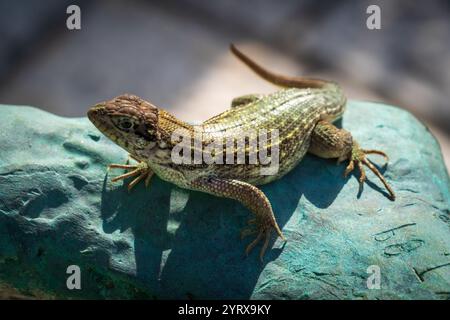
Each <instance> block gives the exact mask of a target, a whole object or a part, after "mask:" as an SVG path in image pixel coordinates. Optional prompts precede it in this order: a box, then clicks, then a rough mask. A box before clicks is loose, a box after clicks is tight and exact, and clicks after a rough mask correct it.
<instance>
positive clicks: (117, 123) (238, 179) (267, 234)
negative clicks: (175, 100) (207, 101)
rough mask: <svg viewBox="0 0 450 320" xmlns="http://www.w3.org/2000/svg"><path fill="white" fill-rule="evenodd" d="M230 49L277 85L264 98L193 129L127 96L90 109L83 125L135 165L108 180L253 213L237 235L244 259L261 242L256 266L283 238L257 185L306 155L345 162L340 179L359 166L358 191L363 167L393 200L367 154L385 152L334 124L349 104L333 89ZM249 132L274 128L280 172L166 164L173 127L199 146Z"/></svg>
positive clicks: (236, 105) (246, 100)
mask: <svg viewBox="0 0 450 320" xmlns="http://www.w3.org/2000/svg"><path fill="white" fill-rule="evenodd" d="M230 50H231V52H232V53H233V54H234V55H235V56H236V57H237V58H239V59H240V60H241V61H242V62H243V63H244V64H246V65H247V66H248V67H249V68H250V69H252V70H253V71H254V72H255V73H256V74H258V75H259V76H261V77H262V78H263V79H265V80H267V81H269V82H271V83H273V84H275V85H277V86H279V87H281V88H280V89H279V90H278V91H275V92H273V93H270V94H266V95H246V96H242V97H238V98H235V99H234V100H233V101H232V103H231V108H230V109H228V110H226V111H224V112H222V113H220V114H219V115H216V116H214V117H212V118H210V119H208V120H206V121H204V122H203V123H201V124H200V125H196V126H194V125H191V124H189V123H186V122H184V121H181V120H179V119H177V118H176V117H175V116H173V115H172V114H170V113H169V112H167V111H165V110H164V109H162V108H159V107H157V106H155V105H154V104H152V103H151V102H148V101H146V100H144V99H141V98H140V97H138V96H135V95H132V94H123V95H120V96H118V97H116V98H113V99H111V100H107V101H104V102H100V103H97V104H96V105H94V106H92V107H91V108H90V109H89V111H88V113H87V115H88V118H89V120H90V121H91V122H92V123H93V124H94V125H95V126H96V127H97V128H98V129H99V130H100V131H101V132H102V133H103V134H104V135H106V136H107V137H108V138H109V139H111V140H112V141H114V142H115V143H116V144H117V145H119V146H120V147H122V148H123V149H125V150H126V151H128V153H129V154H130V157H131V158H132V159H134V160H135V161H137V164H136V165H131V164H129V162H128V161H127V164H111V165H109V167H108V170H109V169H110V168H119V169H125V170H126V171H128V172H126V173H124V174H122V175H119V176H117V177H115V178H113V179H112V182H116V181H119V180H123V179H126V178H130V177H134V179H133V180H132V181H131V182H130V183H129V184H128V190H131V189H132V188H133V187H134V186H135V185H136V184H138V183H139V182H140V181H142V180H144V182H145V185H146V186H148V184H149V182H150V180H151V178H152V176H153V175H154V174H156V175H157V176H158V177H159V178H161V179H162V180H165V181H168V182H170V183H173V184H175V185H177V186H179V187H181V188H185V189H189V190H194V191H200V192H205V193H208V194H212V195H214V196H219V197H225V198H231V199H234V200H237V201H239V202H240V203H242V204H243V205H244V206H245V207H247V208H248V209H249V210H250V211H251V212H252V213H253V214H254V215H255V217H254V218H253V219H250V220H249V221H248V226H247V227H246V228H244V229H243V230H242V232H241V238H243V237H245V236H248V235H255V236H256V237H255V239H254V240H253V241H252V242H250V243H249V244H248V246H247V247H246V250H245V253H246V254H247V255H248V254H249V253H250V251H251V250H252V249H253V248H254V247H255V246H256V245H257V244H258V243H260V242H262V247H261V250H260V254H259V257H260V259H261V261H263V256H264V254H265V252H266V249H267V247H268V245H269V241H270V239H271V233H272V231H275V232H276V234H277V235H278V236H279V237H280V238H281V239H282V240H286V238H285V237H284V235H283V233H282V231H281V229H280V227H279V226H278V224H277V222H276V219H275V215H274V212H273V209H272V206H271V204H270V201H269V200H268V198H267V197H266V196H265V194H264V193H263V192H262V191H261V190H260V189H259V188H258V186H259V185H263V184H266V183H270V182H272V181H274V180H276V179H279V178H281V177H282V176H284V175H285V174H286V173H288V172H289V171H290V170H292V169H293V168H294V167H295V166H296V165H297V164H298V163H299V162H300V161H301V160H302V158H303V157H304V156H305V154H306V153H307V152H309V153H311V154H313V155H316V156H319V157H321V158H327V159H333V158H335V159H337V162H338V163H341V162H343V161H348V165H347V166H346V168H345V171H344V176H347V175H348V174H349V173H351V172H352V171H354V169H355V168H357V169H358V170H359V171H360V177H359V182H360V188H362V186H363V184H364V182H365V181H366V179H367V178H366V173H365V169H364V166H367V167H368V168H369V169H370V170H371V171H372V172H373V173H374V174H375V175H376V176H377V177H378V178H379V179H380V181H381V182H382V183H383V185H384V186H385V188H386V189H387V191H388V193H389V197H390V198H391V200H395V194H394V191H393V190H392V188H391V186H390V185H389V184H388V182H387V181H386V179H385V178H384V177H383V175H382V174H381V173H380V172H379V171H378V169H377V168H376V167H375V166H374V164H373V163H372V162H371V161H370V160H369V159H368V157H367V155H369V154H377V155H381V156H383V157H384V158H385V159H386V163H387V161H388V156H387V155H386V154H385V153H384V152H383V151H379V150H366V149H363V148H361V147H360V145H359V144H358V142H357V141H356V140H355V139H354V138H353V137H352V135H351V133H350V132H349V131H347V130H345V129H342V128H338V127H336V126H334V125H333V122H335V121H336V120H338V119H339V118H341V117H342V115H343V113H344V111H345V107H346V102H347V99H346V96H345V95H344V93H343V91H342V89H341V88H340V87H339V86H338V84H336V83H335V82H331V81H325V80H320V79H314V78H306V77H289V76H284V75H280V74H277V73H274V72H272V71H269V70H267V69H266V68H264V67H263V66H261V65H259V64H258V63H256V62H255V61H254V60H252V59H251V58H250V57H248V56H247V55H245V54H244V53H243V52H241V51H240V50H238V49H237V48H236V47H235V46H234V45H233V44H232V45H230ZM252 128H257V129H261V128H277V129H278V130H279V139H278V142H277V143H278V144H277V147H278V148H279V170H278V171H277V172H276V174H273V175H268V176H262V175H261V174H260V171H259V169H260V165H259V164H219V163H213V164H205V163H202V164H194V165H192V164H183V163H181V164H177V163H174V162H173V161H172V160H171V153H172V151H173V148H174V147H175V143H176V142H179V141H175V140H174V139H172V138H171V136H172V134H174V132H175V131H176V130H179V129H182V130H185V131H187V132H188V133H190V134H192V133H193V132H194V131H195V130H200V131H201V132H202V133H203V137H204V138H202V139H204V140H202V141H201V142H202V146H203V145H204V144H205V143H206V142H207V141H206V140H208V139H209V138H211V137H213V136H215V137H219V138H223V137H230V136H233V135H238V134H239V132H242V131H238V130H243V131H245V130H246V129H252ZM274 143H275V142H273V144H274ZM245 147H246V146H244V148H245ZM265 147H266V148H268V149H269V148H271V147H273V146H271V144H270V143H268V144H267V145H266V146H265ZM189 148H190V149H189V151H191V152H193V151H195V150H194V148H195V146H192V145H190V146H189ZM260 148H261V146H260ZM233 150H234V151H233V152H235V153H236V152H238V151H239V150H238V147H237V148H234V149H233ZM241 151H242V150H241ZM245 151H248V148H247V149H245ZM258 151H261V150H258Z"/></svg>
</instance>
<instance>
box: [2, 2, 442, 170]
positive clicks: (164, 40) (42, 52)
mask: <svg viewBox="0 0 450 320" xmlns="http://www.w3.org/2000/svg"><path fill="white" fill-rule="evenodd" d="M70 4H78V5H79V6H80V8H81V26H82V29H81V30H79V31H76V30H72V31H71V30H68V29H67V28H66V19H67V17H68V15H67V14H66V8H67V6H68V5H70ZM371 4H377V5H379V6H380V8H381V29H380V30H369V29H368V28H367V26H366V19H367V17H368V14H367V13H366V9H367V7H368V6H369V5H371ZM0 15H1V16H0V39H1V40H0V103H5V104H24V105H33V106H37V107H40V108H43V109H46V110H48V111H51V112H53V113H56V114H59V115H66V116H84V115H85V112H86V110H87V109H88V107H89V106H90V105H92V104H94V103H96V102H98V101H101V100H105V99H109V98H112V97H114V96H116V95H119V94H121V93H123V92H130V93H134V94H137V95H140V96H142V97H143V98H145V99H148V100H151V101H152V102H154V103H155V104H157V105H159V106H161V107H163V108H165V109H167V110H170V111H171V112H173V113H174V114H175V115H177V116H179V117H182V118H183V119H185V120H190V121H194V120H197V121H198V120H205V119H207V118H208V117H210V116H212V115H214V114H216V113H218V112H221V111H223V110H225V109H227V108H228V107H229V104H230V101H231V99H232V98H233V97H236V96H239V95H243V94H248V93H255V92H270V91H274V90H276V88H275V87H273V86H271V85H269V84H267V83H265V82H264V81H262V80H261V79H259V78H258V77H256V76H255V75H253V74H252V73H251V72H250V71H248V70H247V69H246V68H245V67H244V66H243V65H242V64H241V63H239V62H238V61H237V60H236V59H235V58H233V57H232V56H231V54H230V53H229V52H228V44H229V43H230V42H234V43H236V44H238V45H239V46H240V47H241V48H242V49H243V50H245V51H246V52H247V53H248V54H249V55H251V56H253V57H254V58H255V59H256V60H257V61H259V62H261V63H262V64H263V65H265V66H267V67H268V68H270V69H272V70H276V71H278V72H280V73H286V74H291V75H305V74H307V75H310V76H313V77H320V78H325V79H330V80H334V81H337V82H339V83H340V84H341V85H342V86H343V87H344V89H345V90H346V92H347V94H348V96H349V97H350V98H351V99H361V100H376V101H383V102H386V103H391V104H395V105H398V106H400V107H402V108H405V109H408V110H410V111H411V112H412V113H414V114H415V115H416V116H417V117H418V118H420V119H422V120H423V121H424V122H425V123H427V125H428V126H429V127H430V129H431V131H432V132H433V133H434V134H435V135H436V136H437V138H438V139H439V141H440V143H441V146H442V148H443V151H444V156H445V158H446V162H447V167H450V138H449V137H450V102H449V98H450V97H449V92H450V72H449V71H450V4H449V2H448V1H446V0H441V1H439V0H438V1H430V2H418V1H414V2H413V1H408V0H398V1H389V0H386V1H375V0H370V1H358V2H355V1H339V2H336V1H331V0H330V1H314V0H302V1H299V0H292V1H283V2H279V1H264V0H263V1H256V0H250V1H245V2H244V1H238V0H226V1H195V0H181V1H137V0H135V1H127V2H124V1H118V0H115V1H106V0H104V1H65V0H64V1H58V0H45V1H39V2H36V1H31V0H24V1H7V0H3V1H1V0H0ZM374 134H376V133H374Z"/></svg>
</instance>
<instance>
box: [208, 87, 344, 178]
mask: <svg viewBox="0 0 450 320" xmlns="http://www.w3.org/2000/svg"><path fill="white" fill-rule="evenodd" d="M345 103H346V98H345V96H344V95H343V93H342V91H341V89H340V88H339V87H338V86H337V85H335V84H332V83H330V84H327V85H325V86H324V87H323V88H307V89H298V88H291V89H282V90H280V91H277V92H275V93H272V94H269V95H266V96H263V97H262V98H261V99H258V100H256V101H253V102H250V103H248V104H244V105H240V106H237V107H234V108H231V109H229V110H227V111H225V112H223V113H221V114H219V115H217V116H214V117H212V118H210V119H208V120H207V121H205V122H204V123H203V124H202V125H201V130H202V131H203V141H204V142H205V143H208V142H209V141H211V140H212V139H223V138H226V137H230V138H232V137H239V135H240V132H249V131H250V130H255V129H256V128H257V130H262V129H265V130H267V131H270V130H273V129H277V130H278V131H279V143H280V146H279V163H280V167H279V170H278V172H277V173H276V174H275V175H269V176H264V175H261V174H260V171H259V169H260V165H254V164H248V163H247V162H246V163H245V164H234V165H233V170H227V169H226V168H225V167H226V166H227V165H223V164H222V165H221V164H216V165H214V172H215V174H216V175H218V176H220V177H222V178H231V179H234V178H238V179H239V180H241V181H246V182H249V183H252V184H254V185H260V184H265V183H269V182H271V181H273V180H276V179H278V178H280V177H281V176H283V175H284V174H286V173H287V172H289V171H290V170H291V169H292V168H294V167H295V166H296V165H297V163H298V162H300V161H301V159H302V158H303V156H304V155H305V153H306V152H307V151H308V147H309V144H310V139H311V133H312V131H313V129H314V127H315V125H316V124H317V122H318V121H320V120H328V121H330V122H332V121H335V120H336V119H338V118H339V117H340V116H341V115H342V113H343V112H344V110H345ZM269 142H270V141H269ZM271 147H273V146H271V143H268V144H267V149H270V148H271ZM246 151H248V147H247V148H246Z"/></svg>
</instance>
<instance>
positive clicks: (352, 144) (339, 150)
mask: <svg viewBox="0 0 450 320" xmlns="http://www.w3.org/2000/svg"><path fill="white" fill-rule="evenodd" d="M308 151H309V152H310V153H312V154H315V155H317V156H319V157H321V158H337V159H338V162H342V161H344V160H348V161H349V164H348V166H347V168H346V169H345V172H344V176H347V175H348V174H349V173H350V172H352V171H353V170H354V169H355V167H357V168H358V170H359V172H360V177H359V183H360V186H361V188H362V185H363V184H364V182H365V181H366V180H367V178H366V172H365V170H364V166H366V167H368V168H369V169H370V170H371V171H372V172H373V173H374V174H375V175H376V176H377V177H378V178H379V179H380V181H381V182H382V183H383V185H384V186H385V188H386V189H387V190H388V192H389V196H390V198H391V199H392V200H394V199H395V194H394V191H393V190H392V188H391V186H390V185H389V184H388V183H387V181H386V179H385V178H384V177H383V175H382V174H381V173H380V171H378V169H377V168H376V167H375V166H374V165H373V163H372V162H371V161H370V160H369V159H368V158H367V155H368V154H376V155H381V156H383V157H384V158H385V159H386V161H387V160H388V156H387V155H386V153H384V152H383V151H380V150H366V149H362V148H361V147H360V146H359V144H358V143H357V142H356V141H354V140H353V138H352V135H351V134H350V132H348V131H346V130H344V129H339V128H337V127H335V126H334V125H333V124H331V123H329V122H327V121H319V122H318V123H317V125H316V127H315V128H314V131H313V133H312V135H311V145H310V147H309V150H308Z"/></svg>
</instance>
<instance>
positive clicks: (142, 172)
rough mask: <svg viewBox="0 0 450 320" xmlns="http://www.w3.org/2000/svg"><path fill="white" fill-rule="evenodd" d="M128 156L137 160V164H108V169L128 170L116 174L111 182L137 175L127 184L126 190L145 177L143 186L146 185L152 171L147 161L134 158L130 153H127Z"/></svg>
mask: <svg viewBox="0 0 450 320" xmlns="http://www.w3.org/2000/svg"><path fill="white" fill-rule="evenodd" d="M129 156H130V158H132V159H133V160H135V161H137V162H139V163H138V164H137V165H129V164H110V165H109V166H108V170H109V169H125V170H129V172H127V173H125V174H122V175H120V176H117V177H115V178H113V179H111V181H112V182H116V181H119V180H123V179H126V178H129V177H135V176H137V177H136V178H135V179H134V180H133V181H131V182H130V183H129V184H128V191H130V190H131V189H133V187H134V186H135V185H137V184H138V183H139V182H140V181H141V180H142V179H145V182H144V183H145V186H146V187H148V185H149V183H150V179H151V178H152V176H153V171H152V170H151V169H150V167H149V166H148V164H147V162H145V161H140V160H139V159H137V158H135V157H134V156H132V155H131V154H130V155H129ZM127 163H128V161H127Z"/></svg>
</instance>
